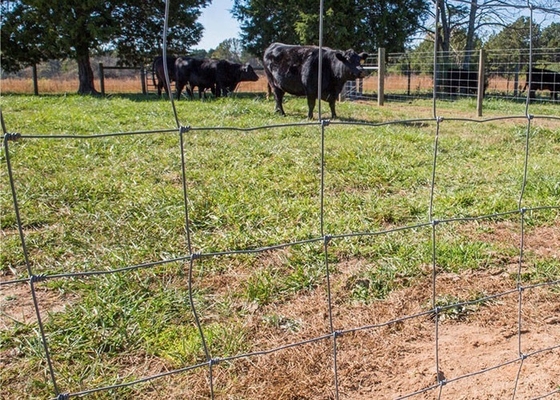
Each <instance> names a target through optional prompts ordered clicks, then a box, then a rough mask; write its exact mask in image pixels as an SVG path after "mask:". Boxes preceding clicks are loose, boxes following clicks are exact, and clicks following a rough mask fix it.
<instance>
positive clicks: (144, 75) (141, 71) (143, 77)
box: [140, 63, 148, 94]
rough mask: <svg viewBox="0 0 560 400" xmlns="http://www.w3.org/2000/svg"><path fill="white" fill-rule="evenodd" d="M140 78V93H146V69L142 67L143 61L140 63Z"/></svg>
mask: <svg viewBox="0 0 560 400" xmlns="http://www.w3.org/2000/svg"><path fill="white" fill-rule="evenodd" d="M140 80H141V81H142V94H148V91H147V90H146V70H145V69H144V63H142V64H140Z"/></svg>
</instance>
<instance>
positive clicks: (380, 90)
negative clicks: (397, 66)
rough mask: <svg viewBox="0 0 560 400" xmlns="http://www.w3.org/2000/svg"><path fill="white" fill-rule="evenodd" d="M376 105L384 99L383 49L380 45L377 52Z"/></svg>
mask: <svg viewBox="0 0 560 400" xmlns="http://www.w3.org/2000/svg"><path fill="white" fill-rule="evenodd" d="M377 93H378V94H377V105H378V106H382V105H383V103H384V101H385V49H384V48H382V47H380V48H379V50H378V52H377Z"/></svg>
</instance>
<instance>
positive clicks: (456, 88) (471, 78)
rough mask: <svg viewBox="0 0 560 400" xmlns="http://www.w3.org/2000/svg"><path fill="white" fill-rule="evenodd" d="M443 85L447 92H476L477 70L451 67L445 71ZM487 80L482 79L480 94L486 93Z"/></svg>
mask: <svg viewBox="0 0 560 400" xmlns="http://www.w3.org/2000/svg"><path fill="white" fill-rule="evenodd" d="M444 87H445V88H446V89H447V90H446V91H447V92H448V93H466V94H476V93H478V72H477V71H470V70H467V69H461V68H451V69H449V70H448V71H447V74H446V76H445V81H444ZM487 88H488V80H487V79H486V78H485V79H484V89H483V92H482V95H484V93H486V89H487Z"/></svg>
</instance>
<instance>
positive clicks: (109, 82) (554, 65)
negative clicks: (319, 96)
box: [3, 48, 560, 103]
mask: <svg viewBox="0 0 560 400" xmlns="http://www.w3.org/2000/svg"><path fill="white" fill-rule="evenodd" d="M480 54H483V58H484V60H485V61H484V64H483V71H484V75H483V82H484V86H485V88H486V89H485V92H484V97H485V98H499V99H507V100H513V101H523V100H524V98H525V95H526V93H527V92H526V90H524V88H525V85H526V82H527V79H526V75H527V72H528V69H529V62H528V60H529V50H520V49H501V50H490V51H487V52H483V53H480V51H470V52H464V51H454V52H447V53H446V52H439V53H438V58H437V60H438V63H437V71H438V75H439V77H438V79H437V81H436V83H437V86H436V95H437V98H438V99H447V100H454V99H458V98H464V97H471V98H476V97H477V94H478V90H477V83H478V75H477V72H478V69H479V67H480V63H479V61H480ZM383 55H384V56H383V57H382V59H384V60H385V62H384V63H383V79H382V82H383V100H387V101H409V100H413V99H426V98H428V99H429V98H431V97H432V95H433V93H432V92H433V83H434V82H433V74H434V65H433V64H434V63H433V54H432V53H429V52H415V53H389V54H387V55H386V57H385V53H384V52H383ZM531 57H532V60H533V61H532V63H533V67H535V68H544V69H547V70H549V71H551V72H556V73H558V74H560V61H559V60H560V49H557V48H540V49H533V50H532V51H531ZM465 59H468V60H469V62H468V63H466V64H465V63H464V62H463V60H465ZM379 60H380V58H379V56H378V55H375V56H373V57H370V58H369V59H368V60H367V61H366V64H365V65H364V66H365V67H366V69H368V70H369V73H370V75H369V76H368V77H367V78H365V79H362V80H359V81H356V82H348V84H347V85H346V88H345V91H344V93H343V94H342V96H343V98H345V99H356V98H363V99H372V100H375V101H377V100H378V99H379V93H380V91H379V66H380V63H379ZM108 62H111V61H110V59H105V60H104V62H100V63H99V68H97V69H96V70H95V71H94V75H95V79H96V80H97V81H98V82H99V90H100V92H101V93H102V94H106V93H107V94H116V93H143V94H149V95H151V94H155V93H157V90H156V87H155V86H154V84H153V71H152V70H151V66H146V67H145V66H140V67H138V68H124V67H115V66H111V65H110V64H108ZM113 63H114V61H113ZM254 67H255V70H256V72H257V74H258V75H259V80H258V81H257V82H242V83H241V84H240V85H239V86H238V87H237V90H236V91H237V92H238V93H266V92H267V83H266V77H265V75H264V71H263V69H262V66H260V65H255V66H254ZM451 69H455V70H457V69H462V70H467V71H472V72H474V73H475V74H474V75H471V76H464V77H462V78H461V80H462V82H455V84H457V85H458V86H459V87H458V88H456V87H453V85H452V83H453V82H452V81H450V80H449V79H448V74H449V71H450V70H451ZM33 71H34V72H33ZM49 76H51V77H50V78H49V79H45V78H43V77H41V74H38V73H37V71H36V68H29V69H28V71H24V72H23V73H21V74H19V77H16V76H13V75H12V76H9V75H8V76H6V77H5V78H4V79H3V91H4V92H7V93H35V94H39V93H60V92H67V91H73V90H76V87H77V83H76V82H75V81H73V80H71V79H69V77H68V75H67V74H64V75H63V74H61V75H59V76H58V77H56V76H54V77H52V72H51V73H49ZM559 79H560V78H559ZM64 82H66V83H64ZM558 92H560V90H558ZM559 97H560V94H558V93H557V95H556V97H555V96H553V93H552V92H551V91H550V90H548V89H545V90H538V91H537V92H536V93H535V100H537V101H542V102H552V103H560V98H559Z"/></svg>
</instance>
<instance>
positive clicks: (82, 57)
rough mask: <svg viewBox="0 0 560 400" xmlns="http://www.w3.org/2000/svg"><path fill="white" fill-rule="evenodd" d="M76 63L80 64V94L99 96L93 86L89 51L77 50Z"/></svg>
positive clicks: (86, 49)
mask: <svg viewBox="0 0 560 400" xmlns="http://www.w3.org/2000/svg"><path fill="white" fill-rule="evenodd" d="M76 61H77V62H78V78H79V80H80V87H79V88H78V94H99V92H98V91H97V90H95V85H94V84H93V69H92V68H91V63H90V61H89V49H88V48H85V49H84V48H82V49H78V48H77V49H76Z"/></svg>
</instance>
